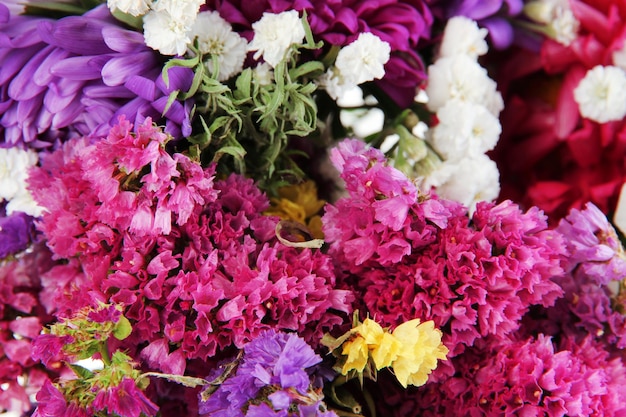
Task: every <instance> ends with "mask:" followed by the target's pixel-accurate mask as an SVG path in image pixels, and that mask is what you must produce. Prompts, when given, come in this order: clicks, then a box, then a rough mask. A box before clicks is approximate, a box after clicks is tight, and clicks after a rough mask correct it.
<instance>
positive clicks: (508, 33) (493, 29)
mask: <svg viewBox="0 0 626 417" xmlns="http://www.w3.org/2000/svg"><path fill="white" fill-rule="evenodd" d="M480 25H481V26H484V27H485V28H487V29H488V30H489V38H490V39H491V42H492V43H493V46H494V47H495V48H496V49H505V48H508V47H509V46H511V44H512V43H513V27H512V26H511V24H510V23H509V22H508V21H507V20H506V19H503V18H501V17H492V18H489V19H485V20H482V21H481V22H480Z"/></svg>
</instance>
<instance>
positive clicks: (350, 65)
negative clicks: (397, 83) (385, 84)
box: [319, 32, 391, 100]
mask: <svg viewBox="0 0 626 417" xmlns="http://www.w3.org/2000/svg"><path fill="white" fill-rule="evenodd" d="M390 54H391V47H390V46H389V44H388V43H387V42H385V41H383V40H381V39H380V38H379V37H378V36H376V35H374V34H373V33H370V32H364V33H361V34H360V35H359V37H358V38H357V39H356V40H355V41H353V42H352V43H350V44H349V45H346V46H344V47H343V48H341V50H340V51H339V53H338V54H337V59H336V60H335V64H334V65H333V66H332V67H331V68H329V69H328V71H326V73H325V74H324V75H323V76H322V77H321V79H320V80H319V83H320V85H321V86H322V87H324V89H326V91H327V92H328V95H330V96H331V97H332V98H333V99H334V100H337V99H338V98H339V97H342V96H343V95H344V94H346V93H347V92H348V91H351V90H353V89H354V88H355V87H357V86H358V85H360V84H363V83H365V82H368V81H373V80H375V79H381V78H383V76H384V75H385V68H384V67H385V64H386V63H387V61H389V58H390Z"/></svg>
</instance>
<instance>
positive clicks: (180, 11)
mask: <svg viewBox="0 0 626 417" xmlns="http://www.w3.org/2000/svg"><path fill="white" fill-rule="evenodd" d="M107 4H108V6H109V9H111V11H112V12H115V11H116V10H119V11H120V12H122V13H127V14H130V15H133V16H136V17H139V16H142V17H143V30H144V38H145V42H146V45H148V46H149V47H151V48H152V49H155V50H157V51H159V52H160V53H161V54H163V55H178V56H183V55H185V54H186V53H187V52H188V50H189V46H190V45H192V44H193V43H194V42H195V43H196V44H197V47H198V50H199V52H200V53H202V54H203V56H207V57H208V58H207V59H206V60H205V62H204V64H205V65H206V67H207V69H208V70H209V71H210V72H211V73H213V71H214V70H215V69H216V68H217V70H218V71H219V74H218V75H217V79H218V80H219V81H224V80H227V79H228V78H230V77H232V76H233V75H236V74H238V73H239V72H241V70H242V69H243V64H244V61H245V58H246V54H247V53H248V52H249V51H256V53H255V54H254V59H257V60H258V59H259V58H261V57H262V58H263V60H264V61H265V63H266V64H268V65H269V66H270V67H271V68H274V67H275V66H276V65H278V63H279V62H280V61H281V60H283V59H286V58H287V53H288V51H289V49H290V47H291V46H292V45H294V44H299V43H302V41H303V40H304V37H305V30H304V25H303V24H302V21H301V19H300V16H299V15H298V12H297V11H295V10H290V11H286V12H282V13H278V14H274V13H263V17H262V18H261V19H260V20H259V21H258V22H255V23H253V25H252V29H253V30H254V38H253V40H252V42H250V44H248V42H247V41H246V39H244V38H242V37H241V36H239V34H238V33H236V32H235V31H233V30H232V26H231V25H230V23H228V22H227V21H226V20H224V19H223V18H222V17H221V16H220V15H219V13H218V12H216V11H200V7H201V6H202V5H203V4H204V0H107ZM215 64H217V65H215Z"/></svg>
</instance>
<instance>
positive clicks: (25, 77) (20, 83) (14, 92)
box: [9, 47, 52, 100]
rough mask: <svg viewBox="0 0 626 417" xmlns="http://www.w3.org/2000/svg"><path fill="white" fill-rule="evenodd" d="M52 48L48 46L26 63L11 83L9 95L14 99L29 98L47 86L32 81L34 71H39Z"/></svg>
mask: <svg viewBox="0 0 626 417" xmlns="http://www.w3.org/2000/svg"><path fill="white" fill-rule="evenodd" d="M51 48H52V47H46V48H44V49H42V50H41V51H39V53H37V54H35V56H33V57H32V58H31V59H30V60H29V61H28V62H27V63H26V65H24V67H23V68H22V70H21V71H20V72H19V73H18V74H17V75H16V76H15V77H14V78H13V80H12V81H11V83H10V84H9V97H11V98H12V99H14V100H28V99H31V98H33V97H35V96H36V95H38V94H39V93H41V92H42V91H43V90H44V89H45V88H46V87H45V86H42V85H37V84H34V83H33V82H32V81H33V73H35V72H36V71H37V68H38V67H39V66H40V65H41V63H42V62H43V61H44V60H45V59H46V58H47V56H48V54H49V52H50V50H51Z"/></svg>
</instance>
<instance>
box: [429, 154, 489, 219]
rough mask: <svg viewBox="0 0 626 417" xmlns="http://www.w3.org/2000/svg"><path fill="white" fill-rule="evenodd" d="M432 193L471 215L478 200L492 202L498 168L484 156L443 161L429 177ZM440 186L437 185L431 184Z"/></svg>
mask: <svg viewBox="0 0 626 417" xmlns="http://www.w3.org/2000/svg"><path fill="white" fill-rule="evenodd" d="M431 175H432V176H433V177H434V178H436V177H437V176H439V178H438V179H437V180H436V181H432V180H430V181H429V182H430V183H431V185H435V186H436V187H435V192H436V193H437V194H438V195H439V196H441V197H443V198H445V199H448V200H454V201H458V202H459V203H461V204H463V205H464V206H466V207H468V208H469V210H470V212H473V211H474V209H475V207H476V203H478V202H479V201H493V200H495V199H496V198H497V197H498V195H499V194H500V172H499V171H498V166H497V165H496V163H495V162H493V161H492V160H491V159H489V157H487V156H486V155H477V156H474V157H472V158H464V159H462V160H460V161H457V162H448V161H446V162H444V163H443V164H442V166H441V167H440V168H439V172H437V171H436V172H434V173H433V174H431ZM434 183H440V184H434Z"/></svg>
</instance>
